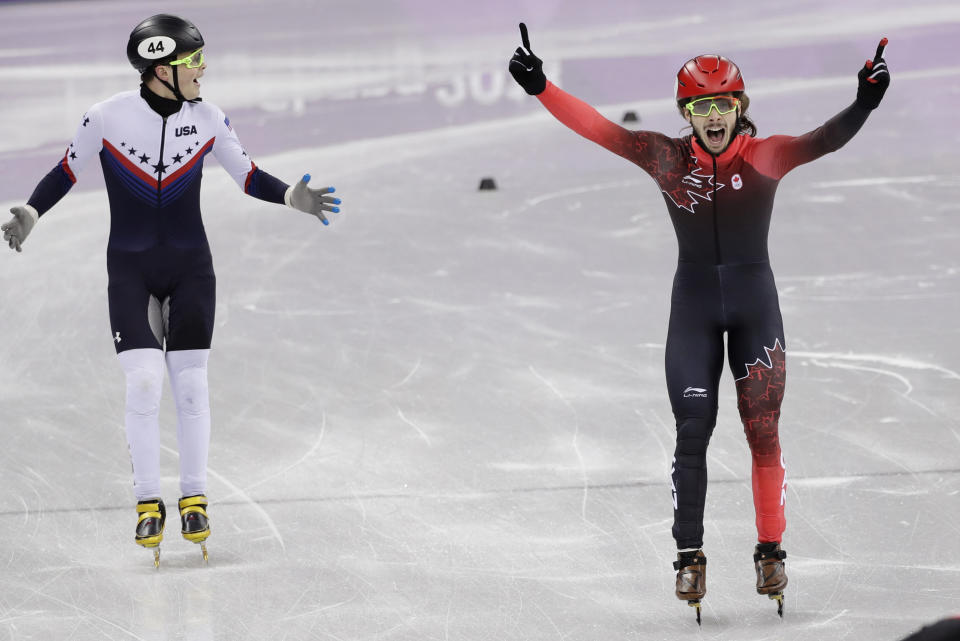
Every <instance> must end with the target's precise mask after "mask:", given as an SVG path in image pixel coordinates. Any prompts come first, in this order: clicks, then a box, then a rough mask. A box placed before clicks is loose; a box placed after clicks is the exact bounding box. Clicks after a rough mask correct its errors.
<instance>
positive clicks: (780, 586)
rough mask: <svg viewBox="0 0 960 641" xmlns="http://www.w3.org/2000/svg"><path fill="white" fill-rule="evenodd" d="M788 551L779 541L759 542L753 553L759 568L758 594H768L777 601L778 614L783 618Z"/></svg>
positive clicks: (755, 563) (754, 560)
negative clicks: (781, 547)
mask: <svg viewBox="0 0 960 641" xmlns="http://www.w3.org/2000/svg"><path fill="white" fill-rule="evenodd" d="M786 558H787V553H786V552H784V551H783V550H781V549H780V544H779V543H758V544H757V547H756V548H755V550H754V553H753V562H754V565H755V566H756V568H757V594H766V595H767V596H769V597H770V598H771V599H773V600H774V601H776V602H777V614H779V615H780V617H781V618H783V590H784V589H785V588H786V587H787V571H786V567H785V563H784V562H783V561H784V559H786Z"/></svg>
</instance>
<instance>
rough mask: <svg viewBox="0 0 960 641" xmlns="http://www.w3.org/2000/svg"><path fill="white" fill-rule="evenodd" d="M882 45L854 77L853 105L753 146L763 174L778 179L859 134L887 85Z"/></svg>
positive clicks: (887, 79)
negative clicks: (795, 133)
mask: <svg viewBox="0 0 960 641" xmlns="http://www.w3.org/2000/svg"><path fill="white" fill-rule="evenodd" d="M886 45H887V39H886V38H883V39H882V40H881V41H880V44H879V45H878V46H877V53H876V55H875V56H874V58H873V60H867V62H866V63H865V64H864V66H863V68H862V69H861V70H860V73H859V74H857V79H858V86H857V99H856V100H855V101H854V102H853V104H851V105H850V106H849V107H847V108H846V109H844V110H843V111H841V112H840V113H838V114H837V115H836V116H834V117H833V118H831V119H830V120H828V121H827V122H825V123H824V124H823V125H821V126H820V127H817V128H816V129H814V130H813V131H810V132H808V133H805V134H803V135H802V136H771V137H770V138H767V139H766V140H764V141H763V142H762V143H761V144H759V145H758V146H757V152H756V153H757V161H758V162H757V164H758V166H759V168H761V170H762V171H764V173H769V174H771V175H773V176H774V177H775V178H781V177H783V176H784V175H785V174H786V173H787V172H789V171H790V170H791V169H793V168H795V167H797V166H799V165H802V164H804V163H808V162H810V161H812V160H816V159H817V158H819V157H821V156H823V155H825V154H828V153H830V152H832V151H836V150H838V149H840V148H841V147H843V146H844V145H845V144H847V142H849V141H850V139H851V138H853V137H854V135H856V133H857V132H858V131H860V128H861V127H863V124H864V123H865V122H866V121H867V116H869V115H870V112H871V111H873V110H874V109H876V108H877V107H878V106H879V105H880V101H881V100H882V99H883V94H884V92H886V90H887V87H888V86H889V85H890V72H889V71H888V70H887V63H886V61H885V60H884V59H883V49H884V47H885V46H886Z"/></svg>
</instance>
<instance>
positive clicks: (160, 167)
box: [151, 159, 170, 175]
mask: <svg viewBox="0 0 960 641" xmlns="http://www.w3.org/2000/svg"><path fill="white" fill-rule="evenodd" d="M169 166H170V165H164V164H163V160H162V159H161V160H160V161H159V162H158V163H157V164H156V165H151V167H153V171H154V173H156V174H158V175H159V174H163V172H165V171H166V170H167V167H169Z"/></svg>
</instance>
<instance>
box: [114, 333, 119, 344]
mask: <svg viewBox="0 0 960 641" xmlns="http://www.w3.org/2000/svg"><path fill="white" fill-rule="evenodd" d="M113 342H114V343H119V342H120V332H117V335H116V336H114V337H113Z"/></svg>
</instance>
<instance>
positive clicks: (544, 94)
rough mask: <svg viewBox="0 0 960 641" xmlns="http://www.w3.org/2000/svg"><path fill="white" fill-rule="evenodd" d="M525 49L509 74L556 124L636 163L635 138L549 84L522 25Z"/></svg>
mask: <svg viewBox="0 0 960 641" xmlns="http://www.w3.org/2000/svg"><path fill="white" fill-rule="evenodd" d="M520 38H521V41H522V42H523V46H522V47H517V50H516V51H515V52H514V54H513V58H511V59H510V73H511V74H512V75H513V78H514V80H516V81H517V83H518V84H519V85H520V86H521V87H523V89H524V91H526V92H527V93H528V94H530V95H531V96H536V97H537V99H538V100H539V101H540V102H541V104H543V106H544V107H546V108H547V110H548V111H549V112H550V113H552V114H553V115H554V116H555V117H556V119H557V120H559V121H560V122H562V123H563V124H565V125H566V126H567V127H569V128H570V129H572V130H573V131H575V132H576V133H578V134H580V135H581V136H583V137H584V138H586V139H588V140H592V141H593V142H595V143H597V144H598V145H601V146H603V147H605V148H607V149H609V150H610V151H612V152H613V153H615V154H618V155H620V156H623V157H624V158H627V159H629V160H631V161H635V157H634V153H633V152H634V148H635V141H636V134H635V133H634V132H633V131H630V130H629V129H626V128H624V127H621V126H620V125H618V124H616V123H614V122H611V121H610V120H608V119H606V118H604V117H603V116H602V115H600V113H599V112H598V111H597V110H596V109H594V108H593V107H591V106H590V105H588V104H587V103H585V102H583V101H582V100H580V99H579V98H576V97H574V96H572V95H570V94H568V93H567V92H565V91H563V90H562V89H560V88H559V87H557V86H556V85H554V84H553V83H552V82H550V81H548V80H547V77H546V76H545V75H544V73H543V61H542V60H541V59H540V58H538V57H537V56H536V55H534V53H533V50H532V49H531V48H530V36H529V34H528V33H527V25H525V24H524V23H522V22H521V23H520Z"/></svg>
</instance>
